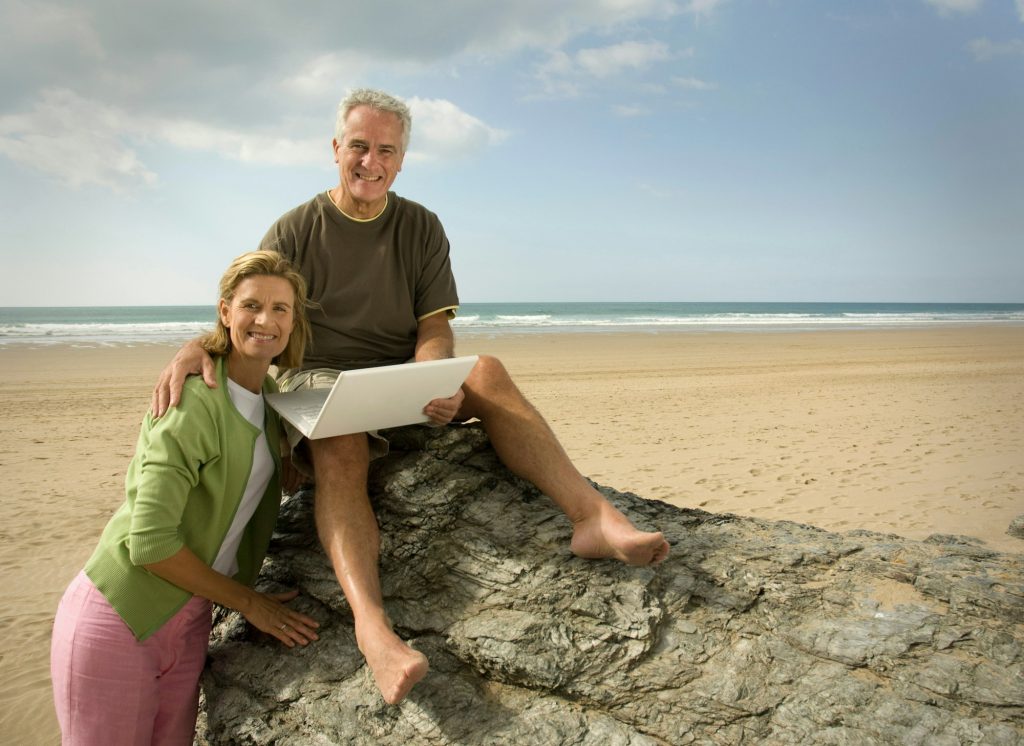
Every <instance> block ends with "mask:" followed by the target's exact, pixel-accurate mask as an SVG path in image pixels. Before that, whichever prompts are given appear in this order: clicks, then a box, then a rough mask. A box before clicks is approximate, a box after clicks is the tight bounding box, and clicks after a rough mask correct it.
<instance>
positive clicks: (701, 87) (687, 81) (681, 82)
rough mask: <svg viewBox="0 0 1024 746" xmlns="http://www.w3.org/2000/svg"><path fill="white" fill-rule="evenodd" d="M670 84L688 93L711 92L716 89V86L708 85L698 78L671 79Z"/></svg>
mask: <svg viewBox="0 0 1024 746" xmlns="http://www.w3.org/2000/svg"><path fill="white" fill-rule="evenodd" d="M672 83H673V85H676V86H678V87H679V88H684V89H686V90H688V91H713V90H715V89H716V88H718V85H717V84H715V83H708V82H707V81H706V80H701V79H700V78H682V77H674V78H672Z"/></svg>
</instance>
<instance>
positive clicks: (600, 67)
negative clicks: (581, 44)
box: [576, 41, 672, 78]
mask: <svg viewBox="0 0 1024 746" xmlns="http://www.w3.org/2000/svg"><path fill="white" fill-rule="evenodd" d="M671 57H672V55H671V53H670V52H669V48H668V45H667V44H665V43H663V42H660V41H655V42H647V43H644V42H638V41H624V42H622V43H621V44H612V45H611V46H608V47H599V48H594V49H581V50H580V51H579V52H577V53H576V66H577V67H578V68H579V70H580V71H581V72H583V73H585V74H587V75H592V76H594V77H596V78H607V77H609V76H611V75H617V74H618V73H620V72H623V71H625V70H643V69H644V68H647V67H649V66H650V65H652V64H654V63H655V62H663V61H665V60H668V59H671Z"/></svg>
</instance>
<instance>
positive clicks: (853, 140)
mask: <svg viewBox="0 0 1024 746" xmlns="http://www.w3.org/2000/svg"><path fill="white" fill-rule="evenodd" d="M287 6H293V7H295V8H300V7H301V8H302V10H301V11H295V10H288V9H287ZM0 61H2V64H0V189H2V201H0V210H2V219H0V252H2V259H3V267H4V271H3V273H2V277H0V306H4V305H6V306H18V305H135V304H140V305H149V304H153V305H162V304H206V303H212V302H213V300H214V294H215V286H216V281H217V279H218V278H219V276H220V273H221V272H222V271H223V269H224V267H225V266H226V265H227V263H228V261H229V260H230V259H231V258H232V257H234V256H235V255H237V254H238V253H241V252H242V251H245V250H248V249H251V248H254V247H255V246H256V244H257V243H258V241H259V239H260V238H261V236H262V235H263V233H264V232H265V231H266V229H267V227H268V226H269V225H270V223H272V222H273V221H274V219H276V218H277V217H278V215H280V214H281V213H282V212H284V211H285V210H287V209H289V208H291V207H293V206H295V205H297V204H299V203H300V202H303V201H305V200H307V199H308V198H309V197H311V196H312V195H313V194H314V193H315V192H317V191H320V190H323V189H326V188H329V187H331V186H333V185H334V184H336V183H337V173H336V171H335V170H334V164H333V161H332V157H331V151H330V141H331V137H332V132H333V120H334V111H335V107H336V105H337V102H338V100H339V99H340V98H341V96H342V95H343V94H344V92H345V91H346V90H347V89H349V88H352V87H357V86H373V87H380V88H384V89H386V90H388V91H390V92H392V93H394V94H396V95H398V96H400V97H402V98H404V99H406V100H407V101H408V102H409V103H410V105H411V107H412V109H413V114H414V126H413V134H412V144H411V148H410V153H409V155H408V156H407V158H406V161H405V166H404V169H403V171H402V173H401V175H400V176H399V177H398V180H397V181H396V183H395V189H396V191H398V192H399V193H400V194H403V195H404V196H407V197H409V198H411V199H414V200H417V201H419V202H421V203H423V204H425V205H426V206H427V207H429V208H430V209H432V210H433V211H434V212H436V213H437V214H438V215H439V216H440V218H441V220H442V221H443V223H444V225H445V227H446V230H447V232H448V235H449V238H450V240H451V243H452V260H453V265H454V267H455V271H456V276H457V278H458V282H459V289H460V295H461V297H462V300H463V301H467V302H473V301H476V302H488V301H493V302H497V301H539V300H548V301H573V300H580V301H584V300H593V301H601V300H609V301H611V300H616V301H638V300H650V301H716V300H717V301H743V300H748V301H947V302H956V301H990V302H1024V143H1022V133H1024V0H868V1H866V2H865V1H864V0H856V1H851V2H845V1H842V0H836V1H832V2H821V1H820V0H803V1H798V0H774V1H772V0H686V1H683V2H672V1H671V0H567V1H566V2H557V1H552V0H547V1H545V2H541V1H540V0H521V1H520V2H513V3H483V2H470V1H469V0H434V2H430V3H424V2H391V3H374V4H368V3H347V2H338V1H337V0H334V1H333V2H320V1H319V0H307V2H305V3H302V4H301V5H293V4H285V3H272V2H267V1H265V0H247V2H244V3H242V2H236V1H235V0H231V1H227V2H210V1H209V0H177V1H176V2H173V3H170V2H164V3H156V2H144V1H143V2H132V3H129V2H102V1H99V0H85V1H84V2H83V1H81V0H79V1H78V2H74V3H72V2H24V1H22V0H0Z"/></svg>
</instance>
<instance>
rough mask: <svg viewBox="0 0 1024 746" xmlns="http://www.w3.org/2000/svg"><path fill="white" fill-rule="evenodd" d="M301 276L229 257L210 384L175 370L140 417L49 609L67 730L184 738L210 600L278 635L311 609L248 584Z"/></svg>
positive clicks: (293, 640)
mask: <svg viewBox="0 0 1024 746" xmlns="http://www.w3.org/2000/svg"><path fill="white" fill-rule="evenodd" d="M305 305H306V284H305V282H304V280H303V279H302V277H301V275H299V274H298V273H297V272H296V271H295V270H294V269H293V268H292V266H291V265H290V264H289V263H288V262H287V261H286V260H285V259H284V258H283V257H281V256H280V255H279V254H276V253H274V252H270V251H257V252H253V253H249V254H243V255H242V256H240V257H238V258H237V259H235V261H234V262H232V263H231V266H230V267H228V270H227V272H225V274H224V276H223V277H222V278H221V283H220V301H219V303H218V324H217V328H216V329H215V330H214V331H213V332H211V333H210V334H208V335H207V336H206V337H205V338H204V339H203V341H202V343H203V346H204V348H205V349H206V350H207V351H208V352H209V353H210V354H211V355H212V356H213V357H214V358H215V360H216V368H217V378H218V381H219V382H220V386H219V387H218V388H216V389H208V388H207V387H206V385H205V384H204V383H203V381H202V380H201V379H198V378H197V379H194V380H192V381H190V382H189V383H187V384H186V389H187V392H186V394H185V395H184V396H182V401H181V404H180V405H179V406H178V407H176V408H174V409H171V410H169V411H168V412H167V414H165V415H164V416H163V417H162V418H160V419H159V420H154V419H153V418H152V415H147V416H146V418H145V420H144V421H143V424H142V431H141V432H140V434H139V440H138V444H137V447H136V452H135V457H134V458H133V459H132V461H131V463H130V464H129V466H128V474H127V477H126V479H125V492H126V496H127V499H126V500H125V502H124V504H123V505H122V506H121V508H120V509H119V510H118V511H117V513H115V514H114V517H113V518H111V519H110V522H109V523H108V524H107V527H106V529H105V530H104V532H103V535H102V537H101V538H100V542H99V546H98V547H97V548H96V551H95V552H94V553H93V555H92V557H91V558H90V559H89V561H88V562H87V563H86V565H85V569H84V570H83V571H82V572H81V573H79V575H78V577H77V578H75V580H74V581H73V582H72V583H71V585H70V587H69V588H68V589H67V591H66V592H65V594H64V598H63V599H62V600H61V603H60V607H59V608H58V610H57V617H56V619H55V621H54V630H53V642H52V647H51V657H50V661H51V663H50V665H51V673H52V676H53V694H54V703H55V705H56V708H57V719H58V721H59V723H60V728H61V732H62V734H63V742H64V743H65V744H104V745H105V746H109V745H110V744H191V743H192V738H193V733H194V730H195V721H196V713H197V707H198V681H199V674H200V672H201V671H202V668H203V663H204V661H205V658H206V646H207V642H208V639H209V634H210V611H211V602H213V603H217V604H220V605H221V606H226V607H228V608H230V609H235V610H236V611H239V612H240V613H241V614H242V615H243V616H244V617H245V618H246V619H247V620H248V621H249V622H250V623H252V624H253V625H254V626H255V627H257V628H258V629H260V630H262V631H263V632H266V633H269V634H271V635H273V636H274V637H276V638H277V639H279V640H280V641H281V642H282V643H284V644H285V645H287V646H288V647H293V646H294V645H295V644H299V645H306V644H307V643H308V642H310V641H311V640H315V639H317V635H316V632H315V631H314V630H315V629H316V627H317V626H318V625H317V623H316V622H315V621H314V620H312V619H310V618H309V617H308V616H306V615H304V614H300V613H298V612H296V611H293V610H291V609H289V608H288V607H286V606H285V605H284V604H283V603H282V602H283V601H288V600H291V599H292V598H294V597H295V596H296V595H297V594H296V593H295V592H292V593H285V594H265V593H260V592H258V591H255V590H253V589H251V588H250V587H249V586H250V585H251V584H252V582H253V581H254V580H255V578H256V575H257V574H258V572H259V569H260V565H261V563H262V561H263V556H264V554H265V552H266V549H267V545H268V543H269V541H270V535H271V532H272V530H273V526H274V522H275V520H276V518H277V511H278V506H279V504H280V495H281V491H280V486H279V480H278V476H279V473H280V468H281V461H280V455H279V445H280V430H279V422H278V419H277V417H276V415H274V414H273V412H272V411H271V410H270V409H269V408H268V407H266V406H265V405H264V403H263V393H264V392H270V391H273V390H275V386H274V383H273V380H272V379H271V378H269V377H268V376H267V369H268V367H269V366H270V365H271V363H275V364H280V365H281V366H283V367H297V366H298V365H300V364H301V362H302V354H303V351H304V349H305V346H306V342H307V340H308V339H309V323H308V321H307V319H306V315H305Z"/></svg>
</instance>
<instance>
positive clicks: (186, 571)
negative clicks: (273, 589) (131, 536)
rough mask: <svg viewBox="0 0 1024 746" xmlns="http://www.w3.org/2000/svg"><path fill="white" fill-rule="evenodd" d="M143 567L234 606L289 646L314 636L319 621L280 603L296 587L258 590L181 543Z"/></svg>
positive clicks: (286, 598) (169, 580)
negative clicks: (265, 591)
mask: <svg viewBox="0 0 1024 746" xmlns="http://www.w3.org/2000/svg"><path fill="white" fill-rule="evenodd" d="M144 567H145V568H146V569H147V570H149V571H150V572H152V573H153V574H154V575H157V576H159V577H161V578H163V579H164V580H166V581H167V582H169V583H173V584H174V585H176V586H178V587H179V588H184V589H185V590H186V591H188V592H190V593H192V594H194V595H196V596H202V597H203V598H208V599H210V600H211V601H213V602H214V603H216V604H220V605H221V606H225V607H227V608H229V609H234V610H235V611H237V612H239V613H240V614H241V615H242V616H244V617H245V618H246V619H247V620H248V621H249V622H250V623H251V624H252V625H253V626H254V627H256V628H257V629H259V630H260V631H262V632H266V633H267V634H270V635H273V636H274V637H276V638H277V639H278V640H280V641H281V642H283V643H284V644H285V645H287V646H288V647H290V648H291V647H295V644H296V643H298V644H299V645H307V644H308V643H310V642H311V641H313V640H316V639H318V638H317V634H316V632H315V630H316V628H317V627H319V626H320V625H319V624H318V623H317V622H316V621H314V620H313V619H311V618H310V617H308V616H306V615H305V614H302V613H300V612H298V611H294V610H292V609H289V608H288V607H287V606H285V605H284V604H283V603H282V602H283V601H290V600H292V599H293V598H295V597H296V596H297V595H298V591H290V592H288V593H260V592H259V591H256V590H253V589H252V588H248V587H247V586H244V585H242V584H241V583H239V582H238V581H236V580H233V579H232V578H229V577H227V576H226V575H222V574H221V573H219V572H217V571H216V570H214V569H213V568H211V567H210V566H209V565H207V564H206V563H205V562H203V561H202V560H201V559H199V557H197V556H196V555H195V554H194V553H193V552H192V550H190V549H189V548H188V547H182V548H181V549H179V550H178V551H177V553H175V554H173V555H171V556H170V557H168V558H167V559H164V560H160V561H159V562H153V563H150V564H146V565H144Z"/></svg>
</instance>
